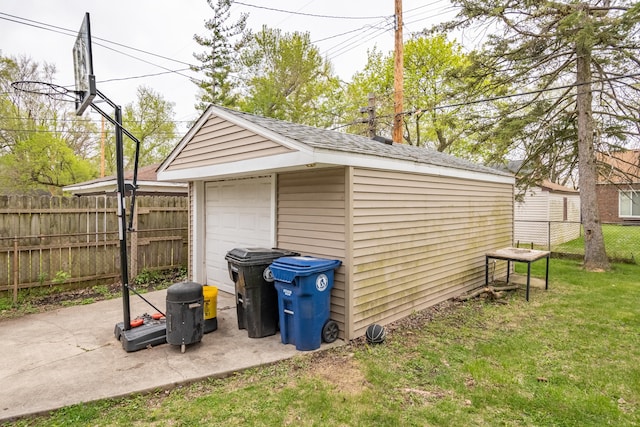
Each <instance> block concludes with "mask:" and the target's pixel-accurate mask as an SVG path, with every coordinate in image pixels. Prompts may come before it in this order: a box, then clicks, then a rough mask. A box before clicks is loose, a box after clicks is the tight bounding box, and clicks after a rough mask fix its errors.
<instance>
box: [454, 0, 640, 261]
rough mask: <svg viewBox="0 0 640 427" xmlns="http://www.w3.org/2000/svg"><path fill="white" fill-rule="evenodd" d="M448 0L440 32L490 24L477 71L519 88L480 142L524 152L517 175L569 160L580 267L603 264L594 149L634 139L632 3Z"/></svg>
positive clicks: (638, 16) (636, 43)
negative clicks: (580, 229)
mask: <svg viewBox="0 0 640 427" xmlns="http://www.w3.org/2000/svg"><path fill="white" fill-rule="evenodd" d="M452 3H453V5H454V6H457V7H459V8H460V13H459V15H458V17H457V18H456V19H455V20H454V21H453V22H450V23H447V24H445V25H444V26H442V29H444V30H449V29H453V28H457V29H462V28H466V27H469V26H472V25H481V26H482V27H483V28H490V29H491V31H490V32H489V33H488V34H487V36H486V40H485V43H484V46H483V49H482V52H481V54H479V55H478V56H477V57H476V60H477V61H476V63H477V64H479V66H478V68H477V69H478V70H484V72H485V73H486V74H490V75H492V76H495V79H496V81H500V82H503V84H508V85H510V86H512V87H518V88H520V90H521V91H522V92H524V93H525V94H524V95H523V96H521V97H517V98H510V99H505V100H501V101H500V102H499V103H495V104H494V105H493V108H492V109H493V112H494V113H495V114H494V115H493V116H492V117H487V118H486V121H485V124H487V128H486V129H487V132H486V133H485V134H486V135H488V136H487V139H488V138H492V137H493V138H499V139H500V140H501V142H502V143H503V144H504V146H505V147H510V148H512V149H516V150H519V151H520V152H524V153H525V154H527V156H528V157H527V162H526V163H528V164H527V165H526V169H523V171H524V172H526V171H532V170H537V169H539V166H540V167H549V165H550V164H551V163H549V161H550V160H551V159H554V160H558V159H561V158H564V159H565V160H564V162H565V165H564V166H562V167H564V168H565V169H566V170H567V171H569V170H570V165H571V164H575V165H577V168H578V170H577V172H578V176H579V177H578V179H579V187H580V195H581V213H582V219H583V226H584V230H585V237H586V238H585V257H584V264H585V268H587V269H588V270H606V269H608V268H609V263H608V259H607V256H606V251H605V245H604V239H603V235H602V227H601V224H600V218H599V213H598V207H597V200H596V191H595V186H596V180H597V168H596V166H597V165H596V163H595V162H596V155H595V153H596V151H601V150H606V149H608V148H612V149H613V148H615V147H619V146H623V145H626V144H629V143H634V144H637V142H638V132H637V129H638V124H639V117H640V109H639V105H638V99H639V96H638V95H639V93H638V91H639V90H640V85H639V84H638V83H640V80H639V79H638V74H637V67H638V64H639V63H640V58H639V57H638V56H637V52H638V48H640V40H639V39H638V30H639V29H640V26H639V21H640V3H638V2H635V1H626V0H617V1H616V0H591V1H575V0H574V1H549V0H541V1H524V2H522V1H520V2H514V1H511V0H453V1H452ZM476 28H477V27H476ZM488 109H489V110H490V109H491V108H489V107H488ZM559 165H560V162H558V163H557V164H556V166H554V167H557V166H559Z"/></svg>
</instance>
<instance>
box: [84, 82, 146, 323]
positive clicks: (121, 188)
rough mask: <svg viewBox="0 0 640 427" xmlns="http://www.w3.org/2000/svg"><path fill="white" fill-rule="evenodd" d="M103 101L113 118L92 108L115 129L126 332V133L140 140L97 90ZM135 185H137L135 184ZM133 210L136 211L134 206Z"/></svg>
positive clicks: (128, 318)
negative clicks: (129, 130)
mask: <svg viewBox="0 0 640 427" xmlns="http://www.w3.org/2000/svg"><path fill="white" fill-rule="evenodd" d="M96 95H98V96H99V97H100V98H101V99H102V100H104V101H105V102H106V103H107V104H109V105H110V106H111V108H113V110H114V114H113V117H111V116H109V115H108V114H107V113H105V112H104V111H102V110H101V109H100V108H99V107H97V106H96V105H95V103H94V102H91V104H90V106H91V108H93V109H94V110H95V111H96V112H98V113H99V114H100V115H101V116H102V117H104V118H105V119H107V120H108V121H110V122H111V123H112V124H113V125H114V127H115V134H116V135H115V136H116V177H117V178H116V195H117V200H118V213H117V215H118V240H119V241H120V276H121V279H122V313H123V320H124V323H123V328H124V330H125V331H128V330H129V329H131V306H130V302H129V263H128V261H127V214H126V203H125V196H126V188H125V183H124V137H123V135H124V133H126V134H127V136H128V137H129V138H131V140H132V141H133V142H135V143H136V144H139V140H138V139H137V138H136V137H134V136H133V135H131V134H130V133H129V132H128V131H127V130H126V129H124V127H123V126H122V108H121V107H120V106H119V105H116V104H115V103H114V102H112V101H111V100H110V99H109V98H107V97H106V96H105V95H104V94H103V93H101V92H100V91H98V90H96ZM134 185H135V184H134ZM131 209H135V208H134V207H133V206H132V208H131Z"/></svg>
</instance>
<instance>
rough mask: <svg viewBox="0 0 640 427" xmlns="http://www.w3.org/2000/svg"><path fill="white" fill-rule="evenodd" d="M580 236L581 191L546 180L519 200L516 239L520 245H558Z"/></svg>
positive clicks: (516, 210)
mask: <svg viewBox="0 0 640 427" xmlns="http://www.w3.org/2000/svg"><path fill="white" fill-rule="evenodd" d="M578 237H580V192H579V191H578V190H573V189H571V188H568V187H565V186H562V185H559V184H554V183H552V182H551V181H547V180H545V181H544V182H543V183H542V184H541V185H539V186H536V187H533V188H530V189H528V190H527V192H526V194H525V196H524V199H523V200H522V201H521V202H516V205H515V222H514V239H515V242H516V243H519V244H520V245H522V244H523V243H524V244H530V243H533V244H534V245H540V246H545V247H549V246H553V245H558V244H561V243H564V242H568V241H570V240H573V239H576V238H578Z"/></svg>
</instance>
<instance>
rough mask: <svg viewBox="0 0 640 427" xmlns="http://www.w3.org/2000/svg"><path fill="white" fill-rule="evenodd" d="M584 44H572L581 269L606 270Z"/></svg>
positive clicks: (587, 56)
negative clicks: (582, 246) (574, 60)
mask: <svg viewBox="0 0 640 427" xmlns="http://www.w3.org/2000/svg"><path fill="white" fill-rule="evenodd" d="M587 43H588V42H586V41H579V42H578V43H577V45H576V53H577V56H578V58H577V72H576V88H577V96H576V99H577V110H578V162H579V163H578V171H579V181H578V182H579V185H580V210H581V214H582V225H583V227H584V268H585V269H586V270H588V271H602V270H608V269H609V260H608V258H607V253H606V251H605V246H604V238H603V235H602V224H601V223H600V214H599V212H598V200H597V195H596V181H597V170H596V163H595V153H594V148H593V116H592V105H591V101H592V95H591V49H590V48H589V47H588V46H587Z"/></svg>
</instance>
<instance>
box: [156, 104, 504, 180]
mask: <svg viewBox="0 0 640 427" xmlns="http://www.w3.org/2000/svg"><path fill="white" fill-rule="evenodd" d="M213 116H217V117H220V118H222V119H224V120H226V121H229V122H231V123H233V124H235V125H238V126H240V127H243V128H244V129H247V130H250V131H252V132H254V133H255V134H258V135H262V136H264V137H266V138H268V139H270V140H271V141H274V142H277V143H279V144H282V145H284V146H286V147H288V148H289V149H291V150H293V151H295V152H296V155H295V156H294V155H292V153H290V154H289V155H288V156H287V154H279V156H280V158H281V160H280V161H273V162H272V163H271V164H270V163H269V161H268V160H267V158H263V159H261V161H260V162H259V163H258V162H249V163H247V167H248V168H249V167H253V168H254V169H255V171H257V169H263V170H267V169H268V168H269V167H271V168H272V169H276V166H277V167H278V168H281V169H282V168H285V167H296V166H297V167H305V165H307V166H309V165H327V166H328V165H353V166H367V167H378V168H385V169H398V170H406V171H411V170H414V171H416V172H419V171H421V170H422V171H425V170H427V169H428V170H430V172H429V173H438V174H443V175H455V174H460V175H465V174H466V175H469V174H472V175H473V174H476V175H477V174H481V175H482V176H484V177H485V178H486V177H487V176H488V175H490V176H492V177H493V179H495V180H499V181H505V182H511V180H513V175H512V174H510V173H507V172H503V171H499V170H497V169H493V168H490V167H487V166H483V165H478V164H475V163H472V162H469V161H466V160H463V159H459V158H457V157H454V156H451V155H448V154H444V153H441V152H438V151H435V150H433V149H428V148H421V147H415V146H410V145H405V144H395V143H394V144H385V143H383V142H377V141H374V140H372V139H369V138H367V137H364V136H360V135H353V134H348V133H344V132H338V131H334V130H328V129H320V128H315V127H311V126H306V125H301V124H296V123H290V122H285V121H282V120H277V119H273V118H267V117H261V116H257V115H253V114H248V113H243V112H239V111H235V110H231V109H228V108H224V107H220V106H215V105H211V106H209V108H208V109H207V110H206V111H205V112H204V113H203V114H202V116H201V117H200V118H199V119H198V121H197V122H196V124H195V125H194V126H193V127H192V128H191V129H190V130H189V132H187V134H186V135H185V137H184V138H183V139H182V140H181V141H180V143H178V145H177V146H176V147H175V149H174V150H173V152H172V153H171V154H170V155H169V156H168V157H167V159H165V161H164V162H163V163H162V164H161V165H160V167H159V169H158V171H159V175H158V176H159V179H160V180H164V179H168V180H173V179H177V178H183V179H184V178H187V179H194V178H198V177H200V178H204V177H207V176H208V177H212V176H221V175H224V174H225V173H229V171H230V169H229V168H228V167H221V166H220V165H216V166H211V167H208V168H207V167H205V168H202V170H199V171H198V170H188V171H187V170H182V171H171V170H169V169H170V166H171V163H172V161H173V160H174V159H175V158H176V157H177V156H178V155H179V154H180V152H181V151H182V150H183V149H184V148H185V146H187V145H188V144H189V142H190V141H191V140H192V139H193V138H194V137H196V136H197V134H198V130H199V129H200V128H201V127H202V126H203V125H204V124H205V123H206V121H207V120H208V119H209V118H211V117H213ZM272 157H278V155H274V156H272ZM285 158H287V160H286V161H285V160H284V159H285ZM226 166H228V165H226ZM238 166H239V167H237V168H232V169H233V171H235V172H236V173H242V172H245V173H249V172H250V170H249V169H248V168H246V169H243V168H242V167H240V165H238ZM452 171H453V172H452Z"/></svg>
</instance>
